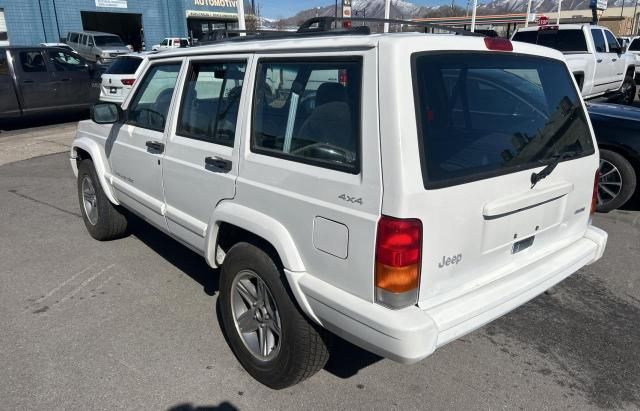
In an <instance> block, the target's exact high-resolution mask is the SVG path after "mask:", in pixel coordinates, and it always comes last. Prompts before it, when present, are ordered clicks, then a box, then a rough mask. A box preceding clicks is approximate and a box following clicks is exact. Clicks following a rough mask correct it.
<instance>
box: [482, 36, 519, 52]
mask: <svg viewBox="0 0 640 411" xmlns="http://www.w3.org/2000/svg"><path fill="white" fill-rule="evenodd" d="M484 45H485V46H487V48H488V49H489V50H497V51H513V44H511V41H509V40H507V39H503V38H500V37H485V38H484Z"/></svg>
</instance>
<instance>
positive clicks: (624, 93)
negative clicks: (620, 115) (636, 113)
mask: <svg viewBox="0 0 640 411" xmlns="http://www.w3.org/2000/svg"><path fill="white" fill-rule="evenodd" d="M635 98H636V82H635V80H634V79H633V76H632V75H627V76H626V77H625V78H624V82H623V83H622V86H620V90H619V91H618V96H617V97H616V98H614V101H615V102H616V103H620V104H626V105H629V106H630V105H632V104H633V100H635Z"/></svg>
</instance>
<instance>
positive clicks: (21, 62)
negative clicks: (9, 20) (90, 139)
mask: <svg viewBox="0 0 640 411" xmlns="http://www.w3.org/2000/svg"><path fill="white" fill-rule="evenodd" d="M99 93H100V88H99V83H98V80H97V73H96V71H95V68H94V67H93V66H92V65H91V64H90V63H89V62H88V61H86V60H85V59H83V58H82V57H80V56H79V55H78V54H77V53H75V52H72V51H69V50H66V49H62V48H55V47H0V118H8V117H20V116H23V115H28V114H36V113H42V112H51V111H64V110H74V109H86V108H88V107H89V106H90V105H91V104H93V103H95V102H96V101H98V95H99Z"/></svg>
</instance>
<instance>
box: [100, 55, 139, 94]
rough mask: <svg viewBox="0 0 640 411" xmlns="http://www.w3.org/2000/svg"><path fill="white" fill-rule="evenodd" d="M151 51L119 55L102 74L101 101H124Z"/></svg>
mask: <svg viewBox="0 0 640 411" xmlns="http://www.w3.org/2000/svg"><path fill="white" fill-rule="evenodd" d="M148 54H149V53H131V54H125V55H124V56H120V57H117V58H116V59H115V60H114V61H113V63H111V65H110V66H109V68H107V70H106V71H105V73H104V74H102V85H101V86H102V87H101V88H100V101H110V102H113V103H122V102H123V101H124V99H125V98H126V97H127V95H129V92H130V91H131V89H132V88H133V85H134V83H135V82H136V80H137V79H138V78H139V77H140V73H142V71H143V70H144V66H145V64H143V63H145V62H146V61H147V57H146V56H147V55H148Z"/></svg>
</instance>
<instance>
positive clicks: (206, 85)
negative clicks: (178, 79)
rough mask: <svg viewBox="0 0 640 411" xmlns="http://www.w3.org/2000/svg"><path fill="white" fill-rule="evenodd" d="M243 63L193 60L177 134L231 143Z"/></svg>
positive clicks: (240, 92) (241, 83) (238, 103)
mask: <svg viewBox="0 0 640 411" xmlns="http://www.w3.org/2000/svg"><path fill="white" fill-rule="evenodd" d="M245 66H246V64H245V63H243V62H229V63H224V62H206V63H201V62H197V63H193V64H192V65H191V69H190V71H189V74H188V76H187V81H186V84H185V90H184V94H183V98H182V105H181V108H180V117H179V119H178V127H177V130H176V134H178V135H180V136H183V137H189V138H194V139H197V140H203V141H207V142H210V143H215V144H221V145H224V146H229V147H233V143H234V140H235V134H236V121H237V118H238V109H239V107H240V96H241V94H242V85H243V83H244V74H245Z"/></svg>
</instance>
